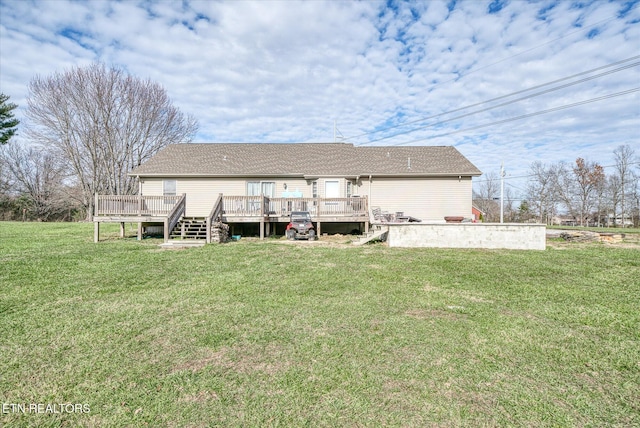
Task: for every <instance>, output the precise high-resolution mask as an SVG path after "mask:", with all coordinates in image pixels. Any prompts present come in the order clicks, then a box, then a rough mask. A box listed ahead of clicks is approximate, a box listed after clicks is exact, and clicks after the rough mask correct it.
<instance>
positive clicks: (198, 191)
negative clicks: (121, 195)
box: [141, 177, 312, 217]
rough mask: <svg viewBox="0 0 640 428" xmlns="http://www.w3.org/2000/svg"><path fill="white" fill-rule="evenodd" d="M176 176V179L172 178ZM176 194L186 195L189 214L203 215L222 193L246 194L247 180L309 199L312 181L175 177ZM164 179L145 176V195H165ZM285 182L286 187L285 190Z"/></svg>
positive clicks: (276, 194) (143, 192)
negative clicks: (163, 191) (270, 185)
mask: <svg viewBox="0 0 640 428" xmlns="http://www.w3.org/2000/svg"><path fill="white" fill-rule="evenodd" d="M172 179H173V178H172ZM175 180H176V194H178V195H182V194H183V193H184V194H186V195H187V201H186V202H187V203H186V213H185V215H186V216H189V217H204V216H207V215H209V212H211V208H212V207H213V204H214V202H215V201H216V199H217V198H218V195H219V194H220V193H222V194H224V195H226V196H246V195H247V183H248V182H250V181H254V182H255V181H259V182H273V183H275V197H282V194H283V192H302V196H303V197H305V198H310V197H311V196H312V195H311V184H310V183H309V184H307V180H305V179H303V178H271V177H268V178H260V177H253V178H251V177H250V178H206V177H202V178H190V177H189V178H180V177H178V178H175ZM162 183H163V179H161V178H144V179H143V182H142V184H141V186H142V194H143V195H162V190H163V185H162ZM285 183H286V184H287V189H286V190H285V189H284V185H285Z"/></svg>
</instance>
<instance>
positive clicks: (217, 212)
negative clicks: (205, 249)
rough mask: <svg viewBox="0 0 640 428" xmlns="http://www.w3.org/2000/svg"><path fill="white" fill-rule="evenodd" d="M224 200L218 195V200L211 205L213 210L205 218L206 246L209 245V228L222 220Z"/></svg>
mask: <svg viewBox="0 0 640 428" xmlns="http://www.w3.org/2000/svg"><path fill="white" fill-rule="evenodd" d="M223 203H224V200H223V196H222V193H220V195H218V199H216V202H215V203H214V204H213V208H211V212H209V216H208V217H207V244H208V243H211V226H212V225H213V223H214V222H217V221H220V220H221V219H222V213H223V211H224V205H223Z"/></svg>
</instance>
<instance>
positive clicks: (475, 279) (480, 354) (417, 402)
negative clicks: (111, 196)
mask: <svg viewBox="0 0 640 428" xmlns="http://www.w3.org/2000/svg"><path fill="white" fill-rule="evenodd" d="M92 227H93V226H92V224H68V223H67V224H65V223H57V224H35V223H31V224H22V223H1V222H0V262H1V265H0V266H1V267H0V291H1V293H0V337H1V338H2V340H1V342H0V364H1V366H0V396H1V400H2V403H3V407H2V410H3V411H2V413H1V414H0V425H4V426H51V427H57V426H108V427H118V426H123V427H124V426H153V427H155V426H168V427H187V426H191V427H206V426H232V427H233V426H238V427H240V426H242V427H254V426H256V427H262V426H279V427H288V426H291V427H300V426H309V427H317V426H319V427H335V426H405V427H412V426H438V427H455V426H488V427H491V426H534V427H535V426H554V427H555V426H594V427H600V426H620V427H628V426H638V425H640V247H639V246H637V245H629V246H627V247H624V246H622V247H614V246H609V245H605V244H575V245H572V244H566V245H557V246H554V247H552V248H549V249H547V250H546V251H531V252H525V251H506V250H505V251H498V250H494V251H486V250H485V251H482V250H432V249H396V248H388V247H386V246H384V245H381V244H376V245H369V246H363V247H352V246H347V245H326V246H325V245H313V244H312V245H309V244H308V243H305V242H301V243H299V244H290V243H286V242H282V241H279V240H266V241H264V242H258V241H251V240H244V239H243V240H241V241H239V242H234V243H229V244H224V245H208V246H205V247H203V248H196V249H188V250H179V251H178V250H174V251H171V250H160V249H159V248H158V247H157V244H158V242H159V241H158V240H154V239H149V240H144V241H143V242H137V241H135V239H133V238H125V239H116V238H115V236H116V235H117V231H116V229H115V228H114V229H109V228H108V227H106V228H104V229H105V232H104V233H103V236H104V237H106V238H107V239H106V240H104V241H102V242H100V243H98V244H94V243H93V242H92V239H93V233H92V231H93V229H92ZM636 242H637V241H636ZM30 404H42V405H43V406H42V407H41V408H40V410H42V411H43V412H41V413H38V412H37V411H32V412H29V406H30ZM47 404H49V405H53V404H80V405H84V406H85V407H84V408H83V407H82V406H81V410H82V412H81V411H74V412H73V413H67V412H64V413H47V412H46V410H47V409H46V407H45V406H46V405H47ZM11 405H14V406H13V407H11ZM17 405H23V407H25V412H24V413H22V411H21V410H20V408H19V407H17ZM60 409H62V410H65V407H64V406H63V407H62V408H57V409H56V408H50V410H51V411H55V410H58V411H60ZM66 410H74V409H72V408H69V407H68V406H67V408H66ZM87 410H88V412H87Z"/></svg>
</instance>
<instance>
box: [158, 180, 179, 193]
mask: <svg viewBox="0 0 640 428" xmlns="http://www.w3.org/2000/svg"><path fill="white" fill-rule="evenodd" d="M176 187H177V186H176V180H163V181H162V195H163V196H175V195H176Z"/></svg>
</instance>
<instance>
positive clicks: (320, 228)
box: [316, 220, 322, 239]
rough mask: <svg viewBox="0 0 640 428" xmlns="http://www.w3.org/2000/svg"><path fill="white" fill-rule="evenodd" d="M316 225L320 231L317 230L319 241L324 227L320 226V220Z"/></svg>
mask: <svg viewBox="0 0 640 428" xmlns="http://www.w3.org/2000/svg"><path fill="white" fill-rule="evenodd" d="M316 225H317V226H318V230H317V232H318V234H317V235H316V236H317V237H318V239H319V238H320V234H321V233H322V227H321V226H320V220H318V221H317V222H316Z"/></svg>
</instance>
